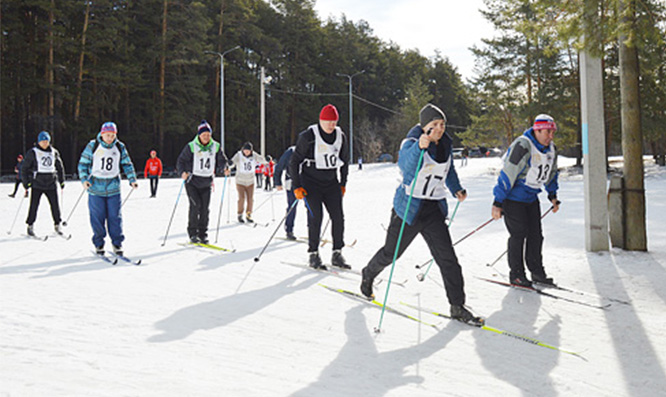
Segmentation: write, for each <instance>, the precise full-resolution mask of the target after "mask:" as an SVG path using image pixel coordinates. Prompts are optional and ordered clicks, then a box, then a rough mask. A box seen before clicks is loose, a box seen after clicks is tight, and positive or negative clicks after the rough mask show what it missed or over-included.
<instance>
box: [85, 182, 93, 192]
mask: <svg viewBox="0 0 666 397" xmlns="http://www.w3.org/2000/svg"><path fill="white" fill-rule="evenodd" d="M90 186H92V183H90V182H89V181H83V188H84V189H86V190H88V188H89V187H90Z"/></svg>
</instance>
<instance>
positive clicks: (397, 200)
mask: <svg viewBox="0 0 666 397" xmlns="http://www.w3.org/2000/svg"><path fill="white" fill-rule="evenodd" d="M445 130H446V115H445V114H444V112H443V111H442V110H441V109H439V108H438V107H437V106H435V105H433V104H430V103H429V104H427V105H425V106H424V107H423V108H422V109H421V111H420V113H419V124H417V125H415V126H414V127H412V129H411V130H410V131H409V132H408V133H407V137H406V138H405V139H404V140H403V141H402V143H401V145H400V152H399V157H398V166H399V168H400V172H401V173H402V183H401V184H400V186H398V188H397V189H396V192H395V195H394V197H393V209H392V211H391V222H390V224H389V227H388V230H387V232H386V241H385V243H384V246H383V247H382V248H380V249H379V250H378V251H377V253H376V254H375V255H374V256H373V257H372V259H370V262H369V263H368V265H367V266H366V267H364V268H363V270H362V271H361V274H362V280H361V293H362V294H363V295H364V296H366V297H368V298H373V297H374V293H373V290H372V288H373V282H374V279H375V277H377V275H378V274H379V273H380V272H381V271H382V270H383V269H384V268H385V267H387V266H388V265H390V264H391V262H392V261H393V257H394V255H395V250H396V246H397V245H398V239H399V238H400V234H401V233H402V237H401V240H400V247H399V249H398V252H397V257H396V259H397V258H400V256H401V255H402V254H403V253H404V252H405V250H406V249H407V247H408V246H409V245H410V244H411V242H412V241H413V240H414V238H415V237H416V235H418V234H421V235H422V236H423V239H424V240H425V242H426V244H428V248H429V249H430V252H431V254H432V256H433V259H434V261H435V263H436V264H437V266H438V267H439V269H440V272H441V275H442V279H443V280H444V289H445V290H446V295H447V298H448V301H449V305H450V310H451V317H452V318H454V319H456V320H459V321H462V322H465V323H474V324H479V323H482V322H483V320H482V319H481V318H479V317H476V316H474V315H473V314H472V313H471V312H470V311H469V310H468V309H467V308H466V307H465V306H464V305H465V291H464V280H463V275H462V269H461V267H460V264H459V263H458V258H457V257H456V253H455V251H454V249H453V244H452V242H451V235H450V234H449V229H448V227H447V225H446V217H447V214H448V206H447V202H446V189H447V188H448V190H449V191H450V192H451V194H453V195H454V196H455V197H456V198H457V199H458V200H459V201H461V202H462V201H464V200H465V198H467V192H466V191H465V189H463V188H462V186H461V185H460V181H459V179H458V174H457V173H456V170H455V166H454V164H453V154H452V152H453V151H452V145H451V143H452V139H451V137H450V136H449V135H448V134H446V133H445ZM422 152H423V154H422ZM421 155H423V160H422V163H421V168H420V169H418V173H416V171H417V165H418V164H419V158H420V156H421ZM415 173H416V176H415ZM410 195H411V201H410ZM408 203H409V208H407V205H408ZM406 210H407V213H405V211H406ZM403 217H404V218H403ZM403 223H404V229H403V230H401V228H402V225H403Z"/></svg>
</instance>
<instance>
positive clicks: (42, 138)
mask: <svg viewBox="0 0 666 397" xmlns="http://www.w3.org/2000/svg"><path fill="white" fill-rule="evenodd" d="M41 141H49V142H51V134H49V133H48V132H46V131H42V132H40V133H39V135H37V142H41Z"/></svg>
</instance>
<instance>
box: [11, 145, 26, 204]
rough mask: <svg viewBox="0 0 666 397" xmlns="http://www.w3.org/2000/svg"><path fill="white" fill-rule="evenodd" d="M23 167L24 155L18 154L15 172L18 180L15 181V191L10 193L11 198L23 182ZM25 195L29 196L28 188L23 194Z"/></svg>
mask: <svg viewBox="0 0 666 397" xmlns="http://www.w3.org/2000/svg"><path fill="white" fill-rule="evenodd" d="M22 167H23V155H22V154H19V155H18V156H16V165H15V166H14V173H15V174H16V182H14V192H12V194H9V195H8V196H9V197H11V198H14V197H15V196H16V192H17V191H18V188H19V186H20V185H21V183H22V179H23V177H22V176H23V172H22V171H21V168H22ZM23 197H28V191H27V190H26V191H25V193H24V194H23Z"/></svg>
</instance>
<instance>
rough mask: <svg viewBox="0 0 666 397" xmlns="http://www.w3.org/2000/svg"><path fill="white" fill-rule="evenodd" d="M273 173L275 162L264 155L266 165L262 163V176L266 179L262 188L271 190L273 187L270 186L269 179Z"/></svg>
mask: <svg viewBox="0 0 666 397" xmlns="http://www.w3.org/2000/svg"><path fill="white" fill-rule="evenodd" d="M274 174H275V162H274V161H273V158H272V157H271V156H266V165H264V177H265V180H266V187H265V188H264V190H266V191H271V190H273V187H272V186H271V179H273V175H274Z"/></svg>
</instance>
